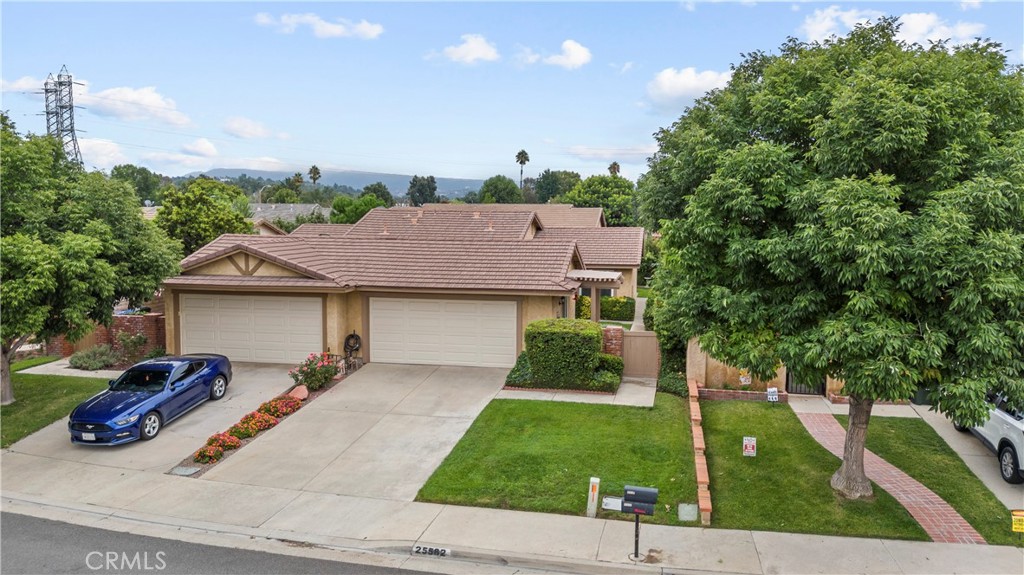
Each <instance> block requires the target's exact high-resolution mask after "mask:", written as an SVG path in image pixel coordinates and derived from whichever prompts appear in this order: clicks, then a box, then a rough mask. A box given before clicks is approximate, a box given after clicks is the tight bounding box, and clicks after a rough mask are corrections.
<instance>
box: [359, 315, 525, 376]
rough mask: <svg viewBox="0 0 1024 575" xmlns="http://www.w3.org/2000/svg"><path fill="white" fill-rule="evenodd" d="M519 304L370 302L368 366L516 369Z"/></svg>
mask: <svg viewBox="0 0 1024 575" xmlns="http://www.w3.org/2000/svg"><path fill="white" fill-rule="evenodd" d="M517 340H518V338H517V334H516V302H514V301H474V300H438V299H401V298H370V360H371V361H379V362H382V363H425V364H431V365H470V366H481V367H512V365H513V364H515V362H516V341H517Z"/></svg>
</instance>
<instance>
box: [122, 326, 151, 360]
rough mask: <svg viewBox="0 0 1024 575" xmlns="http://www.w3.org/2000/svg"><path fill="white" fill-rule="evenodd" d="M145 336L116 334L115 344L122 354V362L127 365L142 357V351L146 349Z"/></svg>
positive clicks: (123, 332) (124, 333)
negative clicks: (119, 347)
mask: <svg viewBox="0 0 1024 575" xmlns="http://www.w3.org/2000/svg"><path fill="white" fill-rule="evenodd" d="M147 341H148V340H147V339H146V335H145V334H142V333H137V334H134V335H132V334H130V333H128V332H126V331H120V332H118V333H117V343H118V345H120V346H121V351H122V352H123V353H124V361H125V362H127V363H135V362H136V361H139V358H140V357H142V349H143V348H144V347H146V342H147Z"/></svg>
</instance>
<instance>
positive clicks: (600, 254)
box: [536, 228, 644, 268]
mask: <svg viewBox="0 0 1024 575" xmlns="http://www.w3.org/2000/svg"><path fill="white" fill-rule="evenodd" d="M536 239H538V240H542V241H544V240H555V241H568V240H576V247H577V248H578V249H579V250H580V257H582V258H583V261H584V263H586V264H587V267H588V268H595V267H597V268H602V267H615V268H620V267H621V268H635V267H640V258H641V257H642V256H643V251H644V229H643V228H545V229H543V230H540V231H539V232H537V238H536Z"/></svg>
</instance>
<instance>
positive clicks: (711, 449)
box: [700, 401, 929, 541]
mask: <svg viewBox="0 0 1024 575" xmlns="http://www.w3.org/2000/svg"><path fill="white" fill-rule="evenodd" d="M700 407H701V414H702V415H703V417H704V439H705V442H706V443H707V449H708V451H707V457H708V468H709V472H710V473H711V498H712V505H713V506H714V511H713V512H712V514H711V522H712V523H711V524H712V526H713V527H720V528H727V529H754V530H759V531H787V532H791V533H816V534H821V535H844V536H854V537H882V538H890V539H915V540H921V541H928V540H929V538H928V535H927V534H926V533H925V532H924V530H923V529H921V527H920V526H919V525H918V524H917V522H916V521H914V519H913V517H911V516H910V514H909V513H908V512H907V511H906V510H905V509H904V508H903V507H902V506H901V505H900V504H899V503H898V502H897V501H896V500H895V499H894V498H893V497H892V496H891V495H889V494H888V493H886V492H885V491H884V490H882V489H881V488H879V487H878V486H875V488H874V489H875V491H874V493H875V495H874V499H873V500H872V501H846V500H843V499H841V498H840V497H838V496H837V495H836V494H835V493H834V492H833V491H832V487H831V486H830V485H829V480H830V478H831V477H832V474H833V473H834V472H835V471H836V469H838V468H839V463H840V461H839V459H838V458H836V457H835V456H834V455H832V454H831V453H829V452H828V451H827V450H825V448H824V447H822V446H821V445H820V444H819V443H818V442H817V441H815V440H814V438H812V437H811V436H810V434H809V433H808V432H807V430H806V429H804V426H803V425H802V424H801V423H800V420H799V419H797V417H796V414H794V413H793V411H792V410H791V409H789V407H788V406H786V405H777V406H772V405H771V404H768V403H755V402H747V401H702V402H701V403H700ZM744 436H753V437H756V438H757V456H756V457H744V456H743V437H744Z"/></svg>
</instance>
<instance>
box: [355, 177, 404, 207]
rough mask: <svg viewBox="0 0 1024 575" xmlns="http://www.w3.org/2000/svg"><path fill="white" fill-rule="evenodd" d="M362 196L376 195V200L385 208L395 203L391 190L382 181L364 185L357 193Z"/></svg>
mask: <svg viewBox="0 0 1024 575" xmlns="http://www.w3.org/2000/svg"><path fill="white" fill-rule="evenodd" d="M363 196H376V197H377V199H378V200H380V201H381V202H383V203H384V207H385V208H390V207H391V206H393V205H395V198H394V197H393V196H392V195H391V190H389V189H388V187H387V186H386V185H384V182H374V183H372V184H370V185H368V186H366V187H365V188H363V191H362V192H361V193H360V194H359V197H363Z"/></svg>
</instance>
